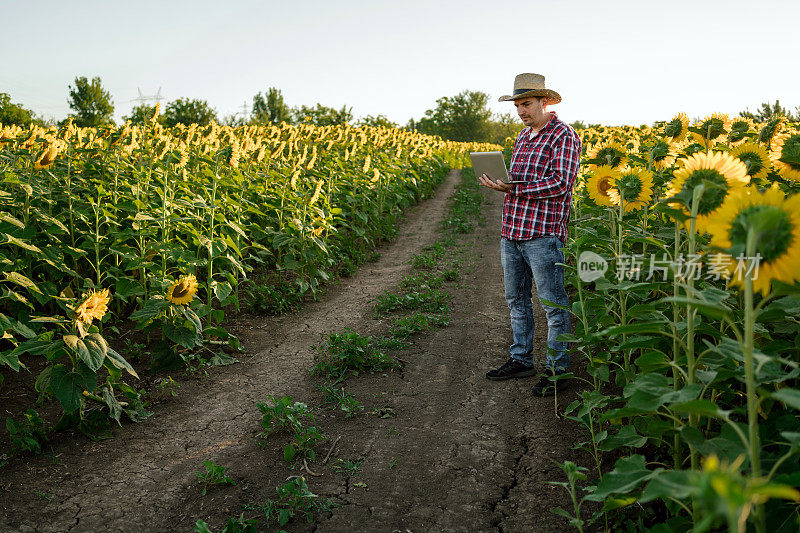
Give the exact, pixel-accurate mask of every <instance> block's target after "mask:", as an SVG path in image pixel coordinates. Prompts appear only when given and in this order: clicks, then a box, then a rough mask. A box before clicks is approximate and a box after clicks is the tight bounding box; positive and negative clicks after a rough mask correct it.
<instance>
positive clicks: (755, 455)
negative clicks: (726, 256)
mask: <svg viewBox="0 0 800 533" xmlns="http://www.w3.org/2000/svg"><path fill="white" fill-rule="evenodd" d="M755 241H756V235H755V231H754V230H753V229H752V228H751V229H750V230H749V231H748V232H747V248H746V250H747V252H746V255H747V258H748V259H747V261H748V265H747V266H748V268H747V269H746V272H745V276H744V346H742V351H743V352H744V375H745V384H746V389H747V429H748V437H749V438H748V440H749V450H748V452H749V455H750V465H751V466H752V469H751V472H750V478H751V479H752V480H756V479H758V478H760V477H761V455H760V453H761V448H760V446H759V435H758V404H759V399H758V391H757V390H756V376H755V365H754V361H753V330H754V327H755V319H756V317H755V315H756V313H755V312H754V310H753V278H752V273H751V271H750V268H749V267H750V265H749V262H750V258H752V257H755V247H756V242H755ZM755 514H756V517H755V518H756V531H757V532H758V533H764V531H766V521H765V517H764V505H763V504H761V503H759V504H756V513H755Z"/></svg>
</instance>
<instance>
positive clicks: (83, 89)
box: [69, 76, 114, 127]
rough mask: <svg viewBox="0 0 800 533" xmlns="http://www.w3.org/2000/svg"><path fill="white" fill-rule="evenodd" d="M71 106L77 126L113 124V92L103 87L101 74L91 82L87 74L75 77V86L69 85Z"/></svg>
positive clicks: (72, 115)
mask: <svg viewBox="0 0 800 533" xmlns="http://www.w3.org/2000/svg"><path fill="white" fill-rule="evenodd" d="M69 107H70V108H71V109H72V110H73V111H74V112H75V113H74V114H71V115H70V116H71V117H73V118H74V122H75V125H76V126H82V127H97V126H103V125H106V124H113V120H112V119H111V116H112V115H113V114H114V104H113V102H112V101H111V94H110V93H109V92H108V91H106V90H105V89H103V87H102V85H101V83H100V77H99V76H95V77H94V78H92V81H91V82H89V80H88V79H87V78H86V76H81V77H80V78H75V86H74V87H73V86H72V85H70V86H69Z"/></svg>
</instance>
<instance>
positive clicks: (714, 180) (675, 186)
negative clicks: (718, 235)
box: [667, 152, 750, 233]
mask: <svg viewBox="0 0 800 533" xmlns="http://www.w3.org/2000/svg"><path fill="white" fill-rule="evenodd" d="M681 163H682V166H681V168H680V169H678V170H676V171H675V172H674V173H673V179H672V181H671V182H670V183H669V187H668V189H667V198H670V197H673V196H678V195H681V196H682V197H683V200H684V202H685V205H684V206H683V207H682V209H683V210H684V213H686V214H687V215H689V214H690V207H691V202H692V194H693V192H694V189H695V187H697V186H698V185H700V184H701V183H704V184H705V192H704V193H703V196H702V198H701V200H700V205H698V206H697V221H696V222H695V229H696V230H697V231H699V232H701V233H702V232H703V231H705V228H706V223H707V222H708V221H709V220H710V219H711V218H713V217H714V216H716V210H717V209H718V208H719V207H720V206H721V205H722V202H723V201H724V200H725V197H726V196H727V195H728V193H729V192H731V191H732V190H736V189H741V188H744V187H745V186H746V185H747V184H748V183H749V182H750V176H748V175H747V167H746V166H745V164H744V163H743V162H742V161H740V160H739V159H736V158H735V157H732V156H731V155H729V154H726V153H724V152H711V153H706V152H699V153H696V154H694V155H692V156H690V157H689V158H687V159H685V160H682V162H681ZM673 205H675V204H673ZM675 207H677V205H675ZM686 223H687V227H688V224H689V221H687V222H686Z"/></svg>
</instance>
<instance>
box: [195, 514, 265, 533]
mask: <svg viewBox="0 0 800 533" xmlns="http://www.w3.org/2000/svg"><path fill="white" fill-rule="evenodd" d="M257 526H258V520H255V519H252V518H251V519H248V520H245V518H244V513H242V514H241V515H239V516H238V517H236V516H231V517H230V518H228V521H227V522H226V523H225V527H223V528H222V529H220V530H219V531H218V532H217V533H258V527H257ZM194 533H214V530H212V529H211V527H210V526H209V525H208V524H207V523H206V522H205V521H203V520H198V521H197V523H196V524H195V525H194Z"/></svg>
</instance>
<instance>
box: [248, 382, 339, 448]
mask: <svg viewBox="0 0 800 533" xmlns="http://www.w3.org/2000/svg"><path fill="white" fill-rule="evenodd" d="M269 399H270V401H272V405H268V404H265V403H259V404H258V408H259V410H260V411H261V413H262V418H261V427H262V428H263V429H262V431H261V432H259V433H258V434H257V435H256V437H257V438H260V439H266V438H267V437H269V436H270V435H272V434H273V433H277V432H279V431H287V432H290V433H292V440H291V441H290V442H289V443H288V444H286V445H285V446H284V447H283V458H284V460H286V461H291V460H292V459H294V458H295V457H297V456H298V455H300V456H301V457H307V458H309V459H314V457H315V456H316V453H315V451H314V446H316V444H317V443H318V442H319V441H320V440H324V439H325V436H324V435H322V433H321V432H320V430H319V429H318V428H316V427H314V426H306V425H305V423H306V422H308V423H313V422H314V415H312V414H311V412H310V410H309V408H308V406H307V405H306V404H304V403H301V402H295V401H293V400H292V398H290V397H288V396H284V397H283V398H280V399H278V398H277V397H275V396H270V397H269ZM262 445H266V444H265V443H264V442H263V441H262Z"/></svg>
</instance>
